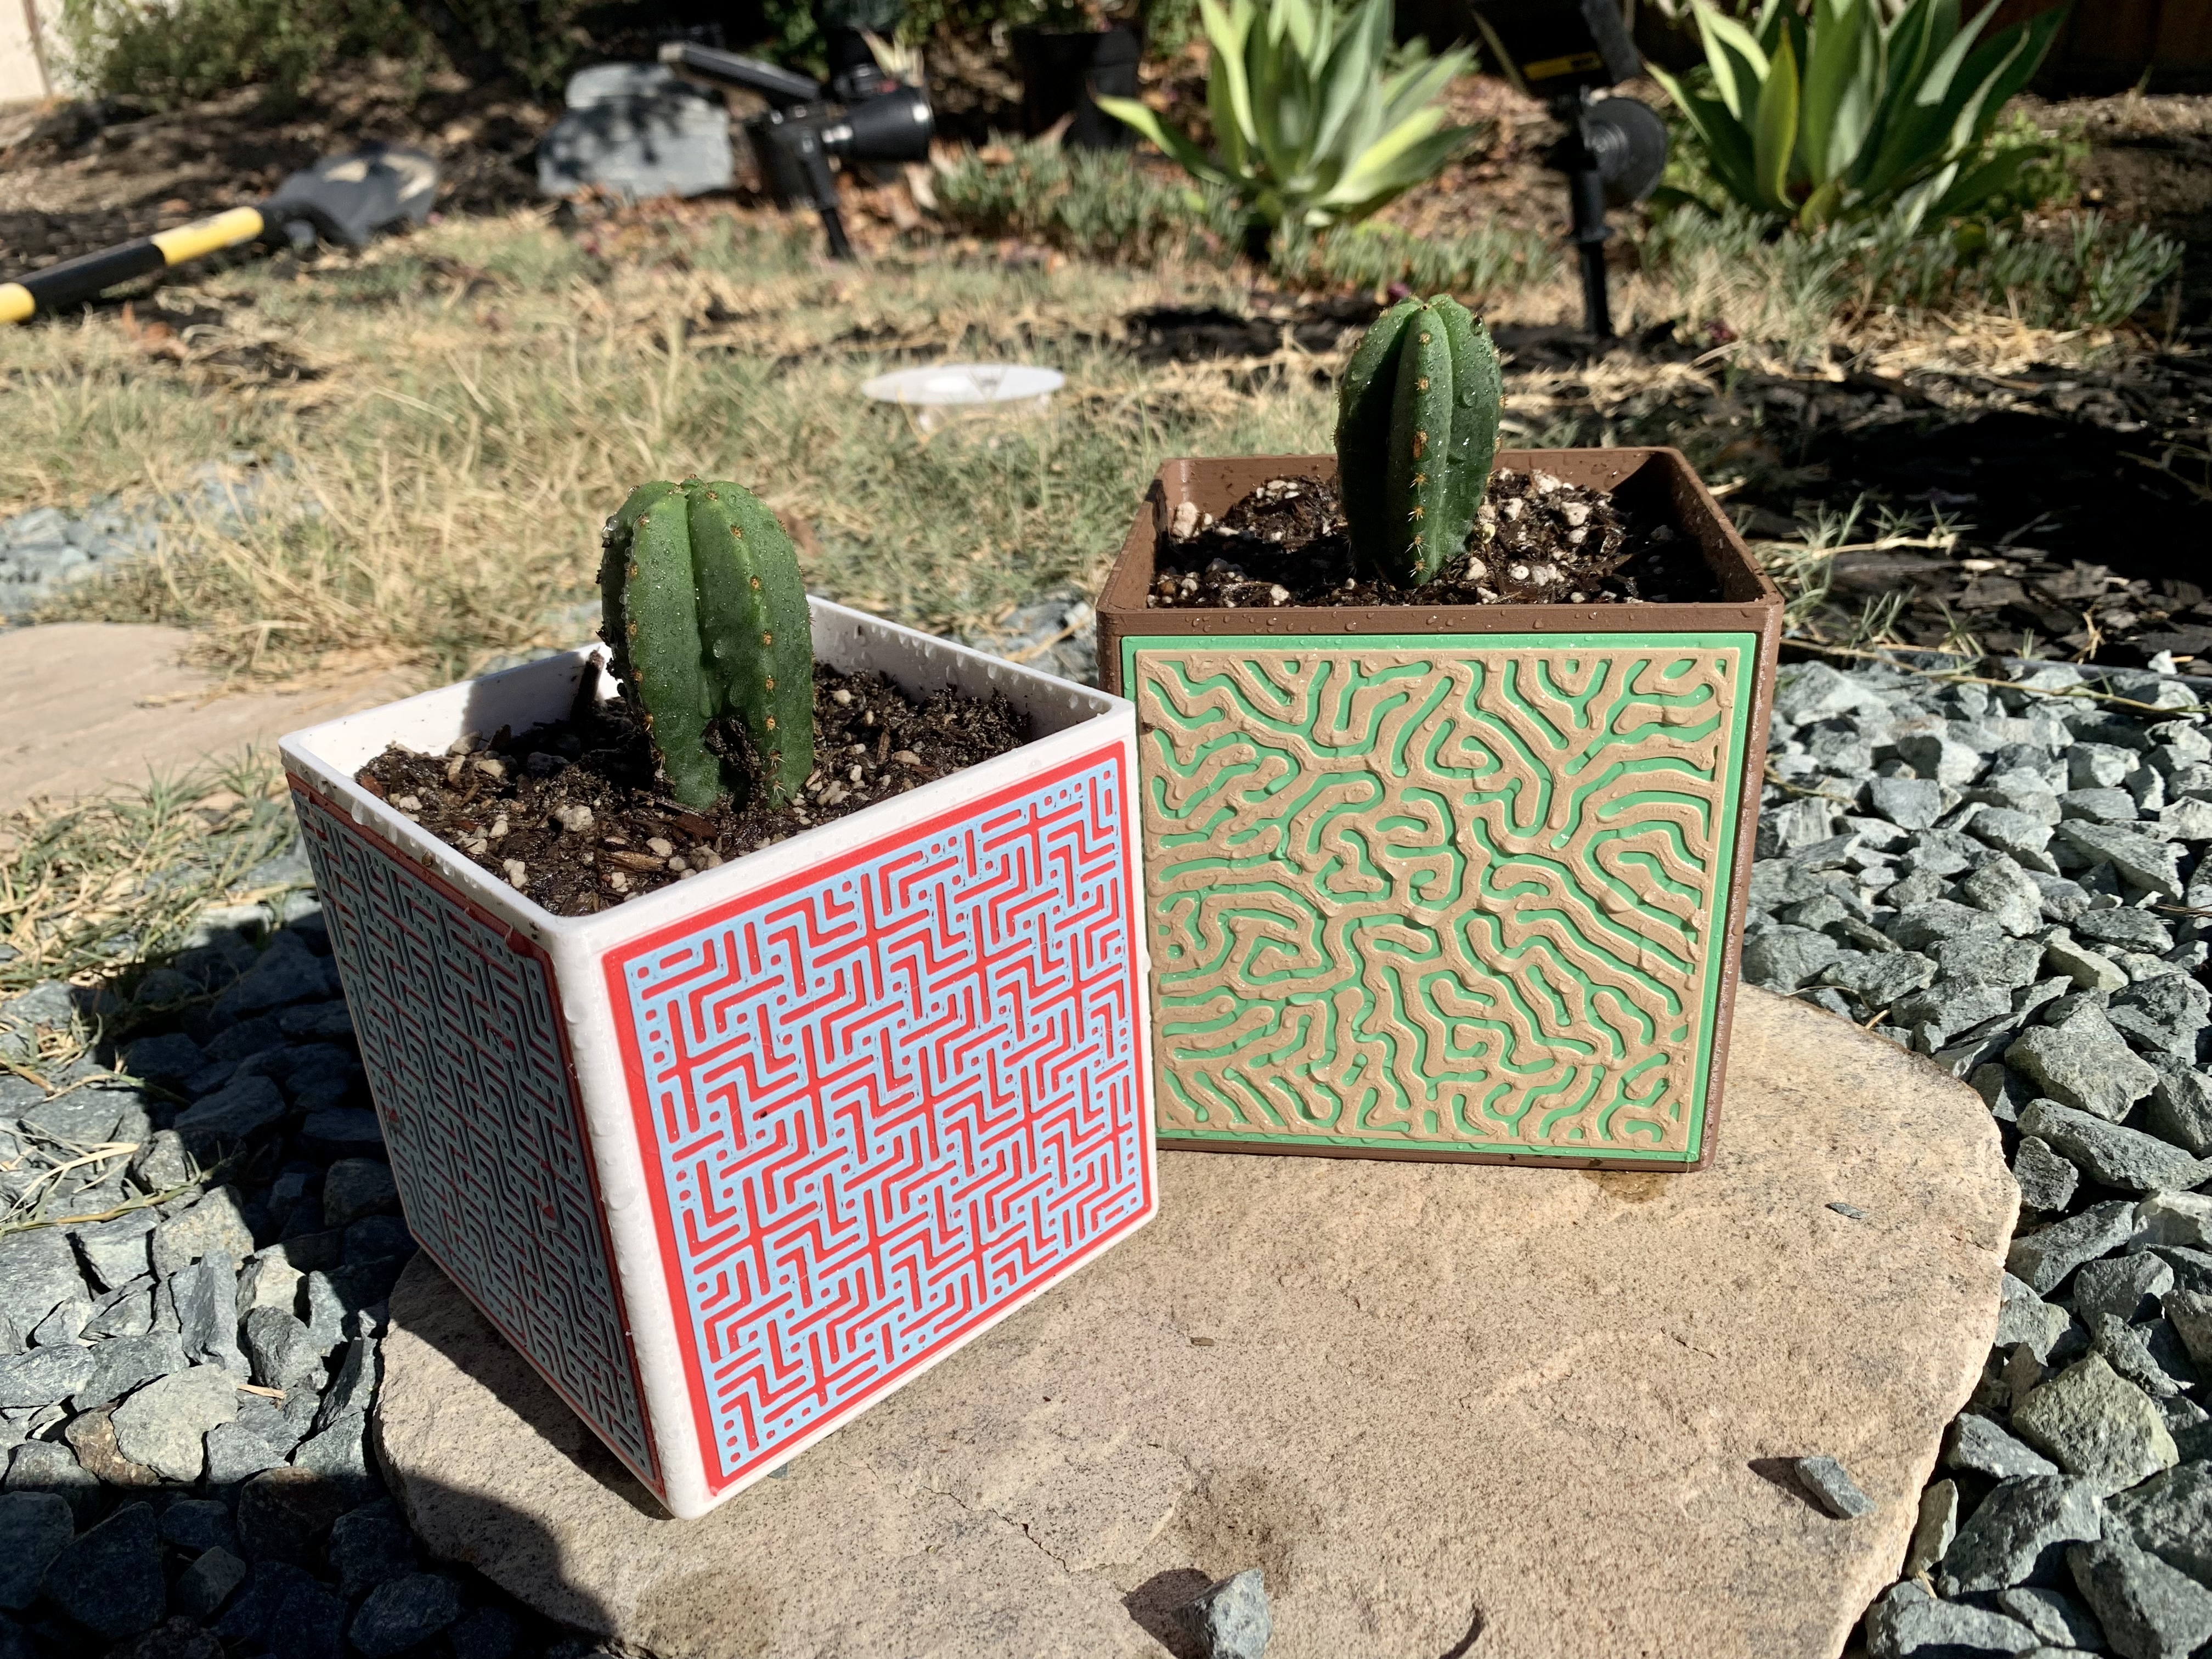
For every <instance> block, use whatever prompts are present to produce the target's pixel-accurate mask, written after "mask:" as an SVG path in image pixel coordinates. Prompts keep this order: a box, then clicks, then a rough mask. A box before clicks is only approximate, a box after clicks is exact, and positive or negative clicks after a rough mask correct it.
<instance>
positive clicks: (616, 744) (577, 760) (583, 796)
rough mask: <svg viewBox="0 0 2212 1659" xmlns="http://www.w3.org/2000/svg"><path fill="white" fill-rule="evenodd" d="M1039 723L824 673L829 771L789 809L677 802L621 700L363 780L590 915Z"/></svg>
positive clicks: (522, 884) (955, 698)
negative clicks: (694, 805)
mask: <svg viewBox="0 0 2212 1659" xmlns="http://www.w3.org/2000/svg"><path fill="white" fill-rule="evenodd" d="M587 684H588V682H587ZM1028 726H1029V723H1028V721H1027V720H1026V719H1025V718H1024V716H1023V715H1022V714H1020V713H1019V712H1018V710H1017V709H1016V708H1014V706H1013V705H1012V703H1010V702H1007V701H1006V698H1004V697H1003V696H992V697H989V698H979V697H969V696H962V695H961V694H960V693H958V692H957V691H941V692H939V693H938V694H937V695H936V696H932V697H928V698H926V699H922V700H921V701H916V700H915V698H913V697H911V696H908V694H907V693H906V692H905V691H903V690H901V689H900V688H899V687H898V686H896V685H894V684H892V683H891V682H890V681H889V680H887V679H885V678H883V676H881V675H880V674H843V673H840V672H838V671H836V669H833V668H828V667H824V666H823V665H821V664H818V663H817V665H815V669H814V757H815V769H814V773H813V775H812V776H811V778H809V779H808V781H807V787H806V793H805V798H804V799H802V800H799V801H795V802H793V804H792V805H789V806H786V807H781V808H771V807H769V806H767V805H764V804H754V805H745V806H743V807H738V806H733V805H732V804H731V802H730V801H729V800H728V799H724V800H722V801H721V802H720V803H719V804H717V805H715V806H714V807H713V808H711V809H709V810H708V811H692V810H690V808H689V807H685V806H682V805H678V804H677V803H676V802H675V801H673V800H671V799H669V798H668V795H667V794H666V793H665V783H664V781H663V780H662V779H661V778H660V777H659V769H658V767H657V765H656V763H655V759H654V756H653V745H652V744H651V742H650V741H649V740H648V739H647V736H646V732H645V727H644V725H643V722H642V720H641V718H640V715H639V713H638V711H637V710H636V709H635V708H633V707H632V706H631V705H630V704H629V702H626V701H624V700H623V699H621V698H616V699H613V700H611V701H609V702H597V701H594V702H591V703H590V704H589V706H587V707H580V708H577V709H575V710H574V711H572V712H571V714H569V717H568V719H566V720H559V721H556V722H554V723H553V724H550V725H547V726H534V727H532V729H531V730H529V731H527V732H521V733H519V734H518V733H515V732H510V731H508V730H507V728H505V727H503V726H502V727H501V729H500V730H499V731H498V732H495V734H493V736H492V737H491V738H490V739H489V741H486V740H484V739H483V738H481V737H479V738H471V739H467V740H465V741H466V742H467V743H468V744H470V745H471V746H470V747H469V748H468V749H467V750H466V751H465V752H456V753H450V754H445V755H418V754H416V753H415V752H414V751H413V750H407V749H402V748H400V747H399V746H398V744H393V745H392V747H391V748H389V749H387V750H385V751H384V753H382V754H381V755H379V756H378V757H376V758H375V759H374V760H373V761H371V762H370V763H368V765H367V766H365V767H363V768H362V770H361V771H360V773H359V774H358V775H356V781H357V782H358V783H359V784H360V785H361V787H362V788H364V789H367V790H368V791H369V793H372V794H374V795H378V796H380V797H382V798H383V799H386V800H387V801H389V802H390V803H391V804H392V805H393V806H395V807H397V808H398V810H399V811H402V812H404V813H405V814H406V815H407V816H408V817H410V818H413V819H414V820H415V821H416V823H419V824H421V825H422V827H423V828H424V829H428V831H429V832H430V833H431V834H432V835H434V836H437V837H438V839H439V840H441V841H442V842H445V843H446V844H447V846H449V847H451V848H454V849H455V850H457V851H459V852H460V853H463V854H466V855H467V856H468V857H470V858H471V859H473V860H475V861H476V862H477V864H479V865H481V866H483V868H484V869H486V870H488V871H489V872H491V873H492V874H493V875H495V876H497V877H499V878H501V880H502V881H506V882H508V883H510V884H512V885H513V886H514V887H516V888H518V889H519V890H521V891H522V892H525V893H526V894H528V895H529V896H530V897H532V899H534V900H536V901H537V902H538V903H539V904H542V905H544V907H545V908H547V909H548V910H550V911H552V912H553V913H554V914H555V915H562V916H582V915H591V914H592V912H593V911H595V910H603V909H605V908H607V906H609V905H611V904H619V903H621V902H623V900H624V899H632V898H635V897H637V896H639V895H640V894H641V893H650V892H652V891H653V890H656V889H658V888H661V887H665V886H666V885H667V884H669V883H670V882H671V881H682V880H684V878H687V877H689V876H691V875H695V874H696V873H697V872H700V871H702V870H711V869H713V868H714V866H717V865H720V864H722V863H725V862H726V861H727V860H731V859H733V858H738V857H741V856H743V855H744V854H747V853H753V852H757V851H759V850H760V849H761V848H763V847H767V846H770V845H772V844H773V843H775V842H780V841H781V840H783V839H784V838H785V837H786V836H793V835H797V834H798V833H799V831H801V830H803V829H812V828H814V827H815V826H816V825H817V824H822V823H829V821H830V820H831V819H833V818H842V817H845V816H846V814H848V813H849V812H857V811H860V809H861V808H862V807H864V806H867V805H872V804H873V803H874V802H877V801H879V800H886V799H890V797H891V796H893V795H900V794H904V793H906V792H907V791H908V790H909V789H912V788H914V787H916V786H917V785H919V784H924V783H927V782H929V781H932V780H933V779H936V778H942V777H949V776H950V775H951V774H953V773H955V772H957V771H960V770H961V769H963V768H965V767H969V766H973V765H975V763H977V762H979V761H987V760H989V759H990V758H992V757H994V756H995V755H1003V754H1005V753H1006V752H1007V751H1008V750H1012V749H1018V748H1019V747H1021V745H1022V744H1024V743H1026V742H1028V741H1029V729H1028ZM711 740H712V738H711V737H710V741H711ZM456 747H457V748H459V745H457V746H456ZM517 866H520V867H519V868H518V867H517Z"/></svg>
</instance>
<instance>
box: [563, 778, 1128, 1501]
mask: <svg viewBox="0 0 2212 1659" xmlns="http://www.w3.org/2000/svg"><path fill="white" fill-rule="evenodd" d="M1126 789H1127V779H1126V777H1125V775H1124V766H1123V762H1122V757H1121V751H1120V750H1118V749H1115V750H1110V751H1108V752H1106V753H1103V754H1100V755H1096V756H1091V757H1084V758H1081V759H1079V760H1078V761H1075V762H1073V763H1069V764H1068V765H1067V766H1066V767H1065V768H1063V769H1060V771H1059V772H1057V773H1055V774H1052V775H1047V776H1046V777H1045V778H1044V779H1043V780H1042V781H1037V780H1024V781H1022V782H1021V783H1019V784H1017V785H1015V786H1013V787H1011V788H1009V789H1007V790H1006V791H1003V792H1001V793H999V794H997V795H995V796H994V797H991V798H989V799H985V800H982V801H981V802H978V803H972V804H970V805H966V806H964V807H963V808H962V809H961V810H960V811H958V812H957V814H955V815H952V816H951V817H946V818H943V819H939V820H937V821H935V822H933V823H923V824H921V825H918V826H915V827H913V828H911V829H907V830H904V831H902V832H901V833H900V834H898V835H897V836H895V837H892V838H890V839H887V840H885V841H884V842H878V843H874V844H872V845H866V846H863V847H861V848H858V849H856V850H855V851H854V852H853V853H852V854H849V855H848V856H847V857H846V858H844V859H842V860H839V861H837V862H836V863H835V864H834V865H830V866H817V867H815V868H812V869H810V870H809V871H807V872H805V875H804V876H803V877H800V878H797V879H795V880H794V881H793V882H790V883H787V884H783V885H781V886H780V887H777V888H773V889H769V890H763V891H761V892H758V893H755V894H750V895H748V896H746V897H744V899H742V900H739V901H738V902H735V903H732V904H731V905H729V906H727V907H726V908H722V909H720V910H718V911H716V912H714V913H712V914H710V915H703V916H702V917H699V918H697V919H696V920H693V921H686V922H684V923H683V924H681V925H680V926H678V927H674V928H671V929H670V930H668V931H667V932H665V933H661V934H659V935H656V936H654V937H653V938H651V939H645V940H641V941H640V942H639V943H638V944H636V945H631V946H629V947H627V948H625V949H624V950H623V951H620V952H618V953H616V954H613V955H611V956H610V957H609V958H608V962H607V976H608V983H609V988H610V990H611V992H612V993H613V999H614V1004H615V1010H616V1019H617V1024H618V1025H620V1026H621V1027H622V1028H623V1039H624V1043H625V1047H626V1049H627V1053H626V1055H625V1059H626V1060H627V1062H628V1064H629V1070H630V1076H631V1079H632V1094H633V1099H634V1103H635V1108H636V1115H637V1123H638V1132H639V1136H640V1139H641V1151H642V1152H643V1154H644V1160H645V1165H646V1170H647V1179H648V1181H649V1182H651V1183H652V1184H653V1186H654V1187H655V1188H656V1191H655V1197H656V1200H657V1202H658V1204H659V1209H660V1214H661V1218H662V1226H663V1232H664V1237H665V1238H666V1239H667V1240H668V1241H669V1243H670V1245H671V1251H670V1254H669V1256H668V1258H667V1267H668V1279H669V1291H670V1295H671V1299H672V1301H673V1302H674V1304H675V1310H676V1321H677V1325H678V1331H679V1333H680V1334H681V1337H682V1340H683V1341H684V1346H685V1348H686V1350H687V1353H686V1358H687V1362H688V1369H689V1370H690V1386H691V1391H692V1395H693V1401H694V1405H695V1407H696V1415H697V1419H698V1422H699V1425H700V1443H701V1450H702V1455H703V1456H704V1459H705V1464H706V1469H707V1475H708V1484H709V1486H712V1487H714V1489H716V1490H720V1489H723V1488H726V1487H727V1486H730V1485H731V1484H732V1483H733V1482H735V1481H738V1480H743V1479H745V1478H747V1477H748V1476H750V1475H751V1474H755V1473H757V1472H758V1471H760V1470H761V1469H763V1468H766V1467H772V1466H773V1465H774V1464H775V1463H776V1462H781V1460H782V1458H783V1457H784V1456H787V1455H789V1449H791V1448H792V1447H793V1446H794V1445H795V1444H796V1443H798V1442H799V1440H801V1439H802V1438H804V1437H807V1436H809V1435H811V1434H812V1433H815V1432H817V1431H820V1430H823V1429H825V1428H827V1427H829V1426H830V1425H833V1424H834V1423H836V1422H837V1421H838V1420H840V1419H843V1418H845V1417H847V1416H849V1415H851V1414H852V1413H854V1412H856V1411H858V1410H859V1409H860V1408H861V1407H865V1406H866V1405H867V1404H868V1403H869V1402H870V1401H872V1400H874V1399H877V1398H878V1397H880V1396H881V1395H884V1394H886V1393H888V1392H889V1391H890V1389H893V1388H894V1387H896V1385H897V1384H898V1383H900V1382H901V1381H902V1379H903V1378H904V1377H906V1376H908V1375H911V1374H912V1373H913V1372H914V1371H915V1370H916V1369H918V1368H919V1367H921V1366H922V1365H925V1364H927V1363H929V1362H930V1361H931V1360H933V1359H935V1358H940V1357H942V1356H943V1355H944V1354H945V1352H949V1351H950V1350H951V1348H953V1347H955V1346H957V1345H958V1344H959V1343H960V1342H961V1341H962V1340H963V1339H964V1338H965V1337H967V1336H969V1335H970V1334H974V1333H975V1331H977V1330H979V1329H980V1328H981V1327H982V1326H984V1325H986V1324H987V1323H988V1322H990V1321H991V1320H992V1319H993V1318H994V1317H995V1316H998V1315H1000V1314H1002V1313H1005V1312H1006V1311H1008V1310H1010V1309H1011V1308H1012V1306H1013V1305H1014V1304H1018V1302H1020V1301H1021V1300H1022V1299H1023V1298H1024V1297H1027V1296H1029V1295H1031V1294H1033V1293H1035V1292H1036V1291H1039V1290H1041V1289H1042V1288H1043V1287H1044V1286H1046V1285H1048V1284H1050V1283H1051V1282H1052V1281H1053V1280H1054V1279H1057V1278H1058V1277H1060V1275H1061V1274H1062V1273H1066V1271H1067V1270H1068V1269H1070V1268H1071V1267H1074V1266H1076V1265H1077V1264H1078V1263H1079V1262H1080V1261H1083V1260H1084V1259H1085V1258H1086V1257H1088V1256H1090V1255H1093V1254H1095V1253H1096V1252H1097V1251H1098V1250H1100V1249H1103V1248H1104V1247H1105V1246H1106V1245H1107V1244H1109V1243H1112V1242H1113V1240H1114V1239H1115V1237H1118V1236H1120V1235H1121V1234H1122V1233H1124V1232H1127V1231H1129V1230H1130V1229H1132V1228H1133V1227H1134V1226H1136V1225H1138V1224H1139V1223H1140V1222H1141V1221H1143V1220H1144V1218H1146V1216H1147V1215H1148V1214H1150V1212H1151V1211H1152V1203H1153V1194H1152V1185H1151V1174H1150V1164H1149V1163H1148V1160H1147V1157H1146V1143H1147V1139H1148V1137H1149V1136H1150V1134H1151V1124H1150V1121H1149V1114H1148V1112H1147V1109H1146V1100H1145V1090H1144V1080H1143V1069H1142V1055H1141V1054H1139V1047H1138V1039H1137V1032H1138V1018H1137V1008H1138V1002H1137V999H1138V998H1139V995H1140V994H1141V987H1140V986H1139V982H1138V978H1137V954H1136V950H1135V945H1134V938H1133V928H1134V927H1135V925H1136V922H1135V905H1134V901H1135V883H1134V872H1133V867H1132V849H1131V848H1130V847H1129V846H1128V844H1127V836H1126V833H1125V829H1124V811H1123V808H1124V805H1125V795H1124V792H1125V791H1126Z"/></svg>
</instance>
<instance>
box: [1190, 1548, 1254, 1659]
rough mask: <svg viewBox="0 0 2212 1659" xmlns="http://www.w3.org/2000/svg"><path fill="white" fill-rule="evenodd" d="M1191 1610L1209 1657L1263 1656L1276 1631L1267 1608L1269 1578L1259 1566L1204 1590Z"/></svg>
mask: <svg viewBox="0 0 2212 1659" xmlns="http://www.w3.org/2000/svg"><path fill="white" fill-rule="evenodd" d="M1188 1616H1189V1620H1190V1625H1191V1629H1192V1631H1193V1632H1194V1633H1195V1635H1196V1637H1197V1640H1198V1647H1199V1651H1200V1653H1201V1654H1203V1655H1205V1656H1206V1659H1260V1656H1261V1654H1263V1653H1265V1652H1266V1651H1267V1642H1268V1639H1269V1638H1271V1637H1272V1636H1273V1634H1274V1633H1275V1626H1274V1621H1273V1618H1272V1617H1271V1616H1270V1615H1269V1613H1268V1611H1267V1579H1266V1577H1265V1575H1264V1574H1262V1573H1261V1570H1260V1569H1259V1568H1257V1567H1247V1568H1246V1569H1245V1570H1244V1571H1243V1572H1240V1573H1237V1574H1236V1575H1234V1576H1233V1577H1228V1578H1225V1579H1223V1580H1221V1582H1220V1583H1217V1584H1213V1585H1212V1586H1210V1587H1208V1588H1207V1589H1205V1590H1203V1591H1201V1592H1200V1595H1199V1596H1198V1598H1197V1599H1196V1600H1195V1601H1193V1602H1191V1604H1190V1606H1189V1607H1188Z"/></svg>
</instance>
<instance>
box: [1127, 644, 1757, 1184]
mask: <svg viewBox="0 0 2212 1659" xmlns="http://www.w3.org/2000/svg"><path fill="white" fill-rule="evenodd" d="M1121 652H1122V658H1121V669H1122V684H1123V686H1124V688H1125V690H1127V693H1128V695H1130V696H1132V697H1133V700H1134V701H1135V702H1136V705H1137V720H1138V727H1139V736H1138V752H1139V775H1140V785H1141V789H1142V802H1141V806H1142V816H1143V822H1144V826H1145V835H1146V847H1147V849H1148V853H1149V857H1148V859H1147V860H1146V920H1147V924H1148V926H1149V927H1150V929H1151V937H1152V975H1153V988H1154V994H1155V1000H1154V1003H1153V1031H1152V1042H1153V1049H1154V1058H1155V1066H1156V1075H1157V1080H1158V1100H1159V1108H1158V1110H1159V1128H1160V1134H1161V1137H1162V1139H1163V1141H1164V1143H1166V1144H1168V1145H1175V1144H1176V1143H1178V1142H1181V1143H1185V1144H1211V1145H1217V1146H1219V1145H1231V1146H1251V1147H1253V1148H1254V1149H1255V1150H1262V1149H1264V1150H1274V1151H1300V1152H1359V1151H1366V1152H1395V1153H1397V1154H1400V1155H1407V1156H1427V1157H1443V1158H1451V1157H1488V1158H1497V1157H1500V1156H1503V1157H1508V1158H1510V1157H1516V1156H1521V1157H1541V1158H1563V1157H1564V1158H1591V1159H1597V1158H1602V1159H1604V1160H1606V1161H1608V1162H1611V1161H1616V1160H1618V1161H1625V1162H1644V1163H1649V1164H1656V1165H1662V1166H1663V1165H1667V1164H1688V1163H1692V1162H1694V1161H1695V1160H1696V1159H1697V1158H1698V1157H1699V1153H1700V1150H1701V1147H1702V1145H1703V1117H1704V1108H1705V1091H1706V1087H1707V1084H1708V1081H1709V1076H1710V1071H1711V1049H1712V1042H1713V1036H1714V1031H1715V1028H1716V1025H1717V1018H1718V1012H1719V1004H1720V1000H1721V993H1722V989H1723V987H1722V985H1721V983H1720V972H1721V969H1722V966H1723V962H1724V960H1725V957H1726V951H1725V949H1724V945H1725V943H1726V936H1727V927H1728V904H1729V890H1730V879H1731V874H1732V871H1731V865H1732V860H1733V854H1734V852H1735V838H1736V834H1737V828H1738V812H1739V807H1740V805H1741V775H1742V768H1743V754H1744V746H1745V738H1746V726H1747V720H1746V714H1747V709H1748V708H1749V706H1750V704H1751V703H1752V702H1753V697H1752V695H1751V690H1752V688H1751V685H1750V680H1751V679H1752V678H1753V676H1755V674H1756V672H1757V666H1758V641H1757V637H1756V636H1755V635H1752V634H1748V633H1734V632H1716V633H1704V634H1690V633H1684V634H1656V635H1633V634H1601V635H1590V636H1586V637H1585V638H1584V639H1583V640H1579V641H1565V640H1562V639H1560V638H1559V637H1558V636H1557V635H1481V636H1471V635H1412V636H1401V637H1395V638H1374V637H1365V636H1346V635H1334V636H1330V635H1315V636H1307V637H1304V638H1297V639H1288V640H1278V639H1264V640H1263V639H1255V638H1249V637H1247V638H1244V639H1241V640H1201V639H1195V638H1191V637H1188V636H1184V637H1180V638H1164V637H1125V638H1123V639H1122V640H1121Z"/></svg>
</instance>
